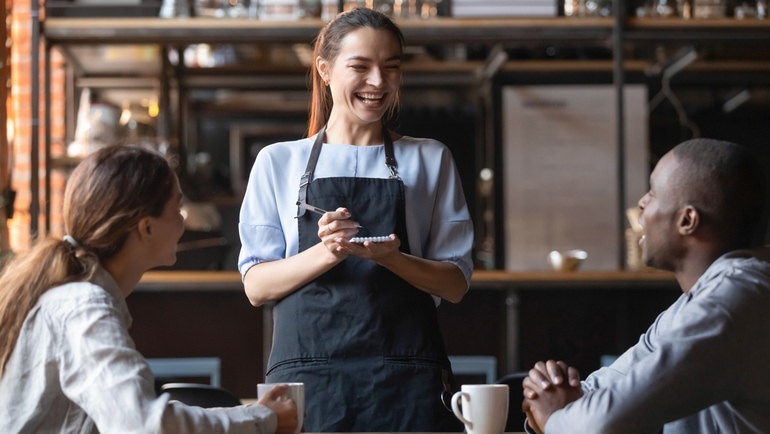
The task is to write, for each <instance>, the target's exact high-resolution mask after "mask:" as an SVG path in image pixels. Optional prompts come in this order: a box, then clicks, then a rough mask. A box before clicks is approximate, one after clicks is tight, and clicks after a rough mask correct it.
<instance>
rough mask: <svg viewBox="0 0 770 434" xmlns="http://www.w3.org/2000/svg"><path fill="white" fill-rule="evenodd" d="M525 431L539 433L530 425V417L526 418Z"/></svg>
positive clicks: (529, 433) (533, 433)
mask: <svg viewBox="0 0 770 434" xmlns="http://www.w3.org/2000/svg"><path fill="white" fill-rule="evenodd" d="M524 432H525V433H527V434H537V433H536V432H535V430H534V429H532V427H531V426H529V418H525V419H524Z"/></svg>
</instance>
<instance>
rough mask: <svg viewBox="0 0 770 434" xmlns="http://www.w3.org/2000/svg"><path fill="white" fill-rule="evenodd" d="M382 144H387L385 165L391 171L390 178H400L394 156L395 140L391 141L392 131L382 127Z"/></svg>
mask: <svg viewBox="0 0 770 434" xmlns="http://www.w3.org/2000/svg"><path fill="white" fill-rule="evenodd" d="M382 142H383V143H384V144H385V165H386V166H388V169H390V177H391V178H398V163H397V162H396V157H394V156H393V140H391V139H390V131H388V128H387V127H385V125H383V126H382Z"/></svg>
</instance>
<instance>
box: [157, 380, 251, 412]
mask: <svg viewBox="0 0 770 434" xmlns="http://www.w3.org/2000/svg"><path fill="white" fill-rule="evenodd" d="M160 390H161V393H168V394H169V395H170V398H171V399H173V400H176V401H179V402H182V403H184V404H187V405H193V406H196V407H203V408H212V407H235V406H237V405H241V400H240V399H238V397H237V396H235V395H233V394H232V393H231V392H230V391H229V390H227V389H223V388H221V387H216V386H211V385H208V384H196V383H166V384H164V385H163V386H161V387H160Z"/></svg>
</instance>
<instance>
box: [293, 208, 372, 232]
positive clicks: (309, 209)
mask: <svg viewBox="0 0 770 434" xmlns="http://www.w3.org/2000/svg"><path fill="white" fill-rule="evenodd" d="M297 206H299V207H300V208H302V209H306V210H308V211H310V212H314V213H316V214H321V215H323V214H326V213H327V212H331V211H326V210H325V209H321V208H318V207H317V206H313V205H310V204H308V203H305V202H297ZM294 218H297V217H294ZM356 227H357V228H359V229H363V226H361V225H356Z"/></svg>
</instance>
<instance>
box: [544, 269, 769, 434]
mask: <svg viewBox="0 0 770 434" xmlns="http://www.w3.org/2000/svg"><path fill="white" fill-rule="evenodd" d="M707 274H708V275H704V276H703V277H702V279H701V280H699V282H698V284H696V286H695V287H693V289H692V291H691V292H690V294H689V295H683V296H682V298H680V299H679V300H678V301H677V302H676V303H674V305H672V307H671V308H669V309H668V310H667V311H666V312H664V313H663V314H662V315H661V316H660V317H659V318H658V320H657V321H656V322H655V324H653V326H652V327H650V329H649V330H648V331H647V333H645V334H644V335H643V336H642V338H641V339H640V341H639V343H638V344H637V345H635V346H634V347H632V348H631V349H630V350H629V351H627V352H626V353H624V354H623V356H621V357H620V358H619V359H618V360H617V361H616V362H615V363H614V364H613V365H611V366H610V367H608V368H604V369H602V370H600V371H597V372H596V373H595V374H592V375H591V376H589V377H588V378H587V379H586V382H585V383H584V384H583V388H584V391H585V392H586V393H585V394H584V396H583V398H581V399H579V400H577V401H575V402H573V403H572V404H570V405H568V406H567V407H565V408H564V409H563V410H560V411H558V412H555V413H554V414H553V415H551V417H550V418H549V420H548V422H547V424H546V427H545V430H546V433H547V434H556V433H575V432H591V433H600V434H601V433H630V434H633V433H656V432H658V431H659V430H660V429H661V427H664V432H665V433H667V434H668V433H694V432H698V433H718V432H738V433H740V432H751V433H754V432H756V433H759V432H768V431H770V417H768V415H767V408H770V407H768V405H770V384H769V383H770V380H769V379H768V375H767V374H765V373H764V372H765V371H766V370H767V363H768V362H770V321H769V320H768V314H767V312H770V293H769V291H770V285H768V276H767V274H766V272H765V271H762V272H758V271H756V270H753V269H750V268H743V269H740V268H735V267H732V266H731V267H724V266H716V267H715V270H711V272H710V273H707Z"/></svg>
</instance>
